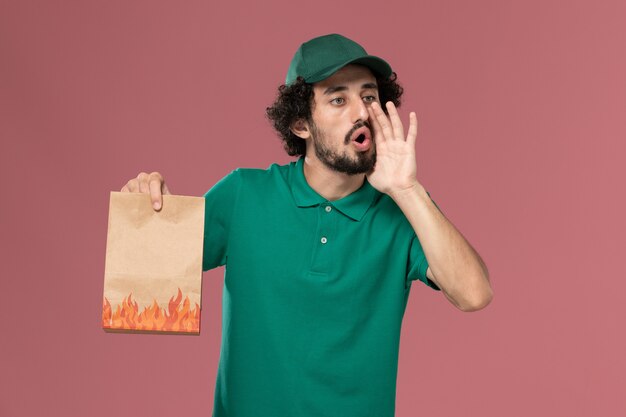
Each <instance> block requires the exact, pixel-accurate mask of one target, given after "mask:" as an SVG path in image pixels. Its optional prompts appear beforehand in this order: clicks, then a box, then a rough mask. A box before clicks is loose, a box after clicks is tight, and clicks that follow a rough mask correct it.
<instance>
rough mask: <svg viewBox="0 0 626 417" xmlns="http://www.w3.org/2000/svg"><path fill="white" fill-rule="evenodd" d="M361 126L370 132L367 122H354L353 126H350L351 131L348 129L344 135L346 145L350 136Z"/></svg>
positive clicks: (370, 127)
mask: <svg viewBox="0 0 626 417" xmlns="http://www.w3.org/2000/svg"><path fill="white" fill-rule="evenodd" d="M363 126H365V127H367V128H368V129H369V130H370V132H371V131H372V126H371V125H370V123H369V122H367V121H365V122H362V121H358V122H356V123H355V124H354V126H352V129H350V131H349V132H348V133H346V137H345V139H344V142H345V144H346V145H347V144H349V143H350V137H351V136H352V134H353V133H354V132H356V131H357V129H360V128H362V127H363Z"/></svg>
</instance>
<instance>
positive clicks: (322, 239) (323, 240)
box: [320, 237, 328, 243]
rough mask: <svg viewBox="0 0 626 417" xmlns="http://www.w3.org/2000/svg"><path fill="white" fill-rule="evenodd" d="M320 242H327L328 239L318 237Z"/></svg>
mask: <svg viewBox="0 0 626 417" xmlns="http://www.w3.org/2000/svg"><path fill="white" fill-rule="evenodd" d="M320 242H322V243H326V242H328V239H326V237H323V238H321V239H320Z"/></svg>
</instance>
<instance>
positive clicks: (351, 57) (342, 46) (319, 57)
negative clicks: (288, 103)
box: [285, 34, 391, 85]
mask: <svg viewBox="0 0 626 417" xmlns="http://www.w3.org/2000/svg"><path fill="white" fill-rule="evenodd" d="M348 64H361V65H365V66H366V67H368V68H369V69H370V70H372V72H374V73H375V75H379V76H382V77H384V78H389V77H390V76H391V66H389V64H388V63H387V62H385V61H384V60H383V59H381V58H378V57H376V56H372V55H368V54H367V52H365V49H363V47H362V46H361V45H359V44H358V43H356V42H354V41H352V40H350V39H348V38H346V37H345V36H341V35H337V34H331V35H324V36H319V37H317V38H313V39H311V40H310V41H307V42H305V43H303V44H302V45H300V47H299V48H298V50H297V51H296V54H295V55H294V56H293V59H292V60H291V64H290V65H289V71H287V79H286V80H285V84H287V85H289V84H291V83H293V82H294V81H296V79H297V78H298V77H303V78H304V81H306V82H307V83H310V84H312V83H316V82H319V81H322V80H323V79H325V78H328V77H330V76H331V75H333V74H334V73H335V72H336V71H337V70H338V69H340V68H342V67H344V66H346V65H348Z"/></svg>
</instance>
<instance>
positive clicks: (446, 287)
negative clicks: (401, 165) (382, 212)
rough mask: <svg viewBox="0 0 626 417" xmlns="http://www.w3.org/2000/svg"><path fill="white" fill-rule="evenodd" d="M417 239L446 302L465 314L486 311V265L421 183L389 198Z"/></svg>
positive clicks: (489, 296)
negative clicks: (400, 211) (449, 302)
mask: <svg viewBox="0 0 626 417" xmlns="http://www.w3.org/2000/svg"><path fill="white" fill-rule="evenodd" d="M390 196H391V197H392V198H393V199H394V201H395V202H396V204H397V205H398V207H400V209H401V210H402V212H403V213H404V215H405V216H406V218H407V220H408V221H409V223H410V224H411V226H412V227H413V229H414V230H415V233H416V234H417V235H418V237H419V240H420V243H421V245H422V248H423V250H424V254H425V255H426V259H427V260H428V264H429V267H430V270H431V273H432V275H433V278H434V279H433V281H434V282H435V283H436V284H437V285H438V286H439V288H441V290H442V291H443V292H444V293H445V295H446V296H447V298H448V299H449V300H450V301H451V302H452V303H453V304H454V305H456V306H457V307H458V308H459V309H461V310H463V311H473V310H478V309H481V308H483V307H485V306H486V305H487V304H489V302H490V301H491V299H492V297H493V292H492V289H491V285H490V283H489V273H488V271H487V267H486V266H485V264H484V262H483V261H482V259H481V258H480V256H479V255H478V253H477V252H476V251H475V250H474V248H473V247H472V246H471V245H470V244H469V242H468V241H467V240H466V239H465V238H464V237H463V235H462V234H461V233H460V232H459V231H458V230H457V229H456V228H455V227H454V225H453V224H452V223H450V221H448V219H446V217H445V216H444V215H443V214H442V213H441V212H440V211H439V209H438V208H437V207H436V206H435V204H434V203H433V202H432V200H431V199H430V197H429V196H428V194H427V193H426V190H425V189H424V187H423V186H421V185H420V184H419V183H418V184H416V185H415V186H414V187H412V188H410V189H407V190H405V191H403V192H397V193H394V194H390Z"/></svg>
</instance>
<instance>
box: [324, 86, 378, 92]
mask: <svg viewBox="0 0 626 417" xmlns="http://www.w3.org/2000/svg"><path fill="white" fill-rule="evenodd" d="M347 89H348V87H346V86H345V85H334V86H330V87H328V88H327V89H326V90H324V95H329V94H333V93H336V92H337V91H345V90H347ZM361 89H362V90H367V89H374V90H377V89H378V86H377V85H376V83H365V84H363V85H362V86H361Z"/></svg>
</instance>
